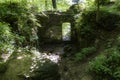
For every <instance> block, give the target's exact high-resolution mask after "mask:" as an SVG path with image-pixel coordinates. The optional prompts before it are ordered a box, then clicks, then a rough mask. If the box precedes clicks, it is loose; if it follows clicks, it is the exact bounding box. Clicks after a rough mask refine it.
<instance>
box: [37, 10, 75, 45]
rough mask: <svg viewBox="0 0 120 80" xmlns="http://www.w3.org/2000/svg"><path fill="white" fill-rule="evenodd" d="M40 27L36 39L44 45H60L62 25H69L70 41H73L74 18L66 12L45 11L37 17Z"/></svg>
mask: <svg viewBox="0 0 120 80" xmlns="http://www.w3.org/2000/svg"><path fill="white" fill-rule="evenodd" d="M37 17H38V20H39V21H40V24H41V25H42V27H40V28H39V30H38V37H39V38H40V40H41V41H43V42H45V43H60V42H63V39H62V24H63V23H64V22H68V23H70V24H71V41H74V39H75V38H74V37H75V34H74V23H75V21H74V17H73V15H72V14H70V13H67V12H54V11H46V12H44V14H42V13H40V14H39V15H37Z"/></svg>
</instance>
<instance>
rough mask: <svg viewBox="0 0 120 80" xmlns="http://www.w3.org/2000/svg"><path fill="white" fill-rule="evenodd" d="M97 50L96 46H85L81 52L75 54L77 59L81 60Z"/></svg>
mask: <svg viewBox="0 0 120 80" xmlns="http://www.w3.org/2000/svg"><path fill="white" fill-rule="evenodd" d="M95 51H96V48H95V47H87V48H83V49H82V50H81V52H79V53H77V54H75V60H76V61H81V60H83V59H85V58H86V57H87V56H89V55H91V54H92V53H94V52H95Z"/></svg>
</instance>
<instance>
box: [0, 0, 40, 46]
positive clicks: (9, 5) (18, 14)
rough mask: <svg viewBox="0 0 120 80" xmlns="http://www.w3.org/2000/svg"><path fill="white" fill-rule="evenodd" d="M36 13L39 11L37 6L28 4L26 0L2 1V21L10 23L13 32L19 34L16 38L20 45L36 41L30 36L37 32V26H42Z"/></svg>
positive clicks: (0, 6) (0, 9)
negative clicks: (19, 0)
mask: <svg viewBox="0 0 120 80" xmlns="http://www.w3.org/2000/svg"><path fill="white" fill-rule="evenodd" d="M34 13H37V12H36V8H35V7H34V6H32V5H31V6H28V4H27V3H26V1H21V2H14V1H11V2H10V1H7V2H3V3H0V15H1V16H0V21H4V22H6V23H9V24H10V27H11V29H12V32H13V33H15V34H16V35H15V36H18V37H17V38H16V39H15V40H16V44H17V45H18V46H21V44H24V46H25V45H27V44H29V43H30V42H32V41H34V40H32V41H31V39H30V38H31V36H33V35H35V34H36V33H37V31H36V28H37V27H38V26H40V24H39V23H38V21H37V19H36V17H35V15H34ZM19 37H20V38H19ZM26 41H27V42H28V43H26Z"/></svg>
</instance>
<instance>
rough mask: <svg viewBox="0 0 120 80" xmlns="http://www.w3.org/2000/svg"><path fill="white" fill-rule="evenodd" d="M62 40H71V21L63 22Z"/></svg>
mask: <svg viewBox="0 0 120 80" xmlns="http://www.w3.org/2000/svg"><path fill="white" fill-rule="evenodd" d="M62 40H63V41H71V23H69V22H65V23H63V24H62Z"/></svg>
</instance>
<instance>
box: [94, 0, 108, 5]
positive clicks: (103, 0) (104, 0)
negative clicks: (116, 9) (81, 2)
mask: <svg viewBox="0 0 120 80" xmlns="http://www.w3.org/2000/svg"><path fill="white" fill-rule="evenodd" d="M95 2H97V0H95ZM109 3H110V0H99V5H107V4H109Z"/></svg>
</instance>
